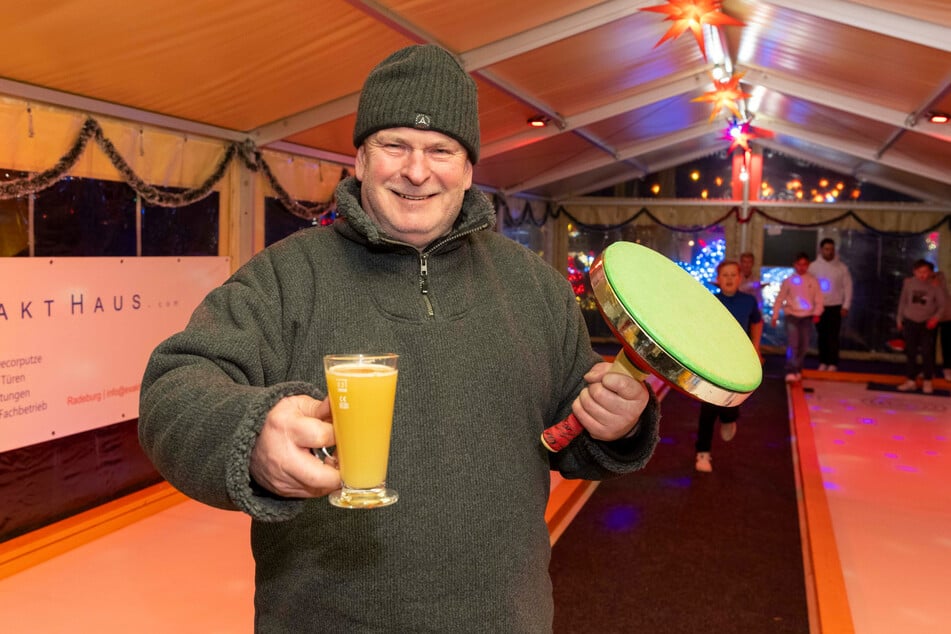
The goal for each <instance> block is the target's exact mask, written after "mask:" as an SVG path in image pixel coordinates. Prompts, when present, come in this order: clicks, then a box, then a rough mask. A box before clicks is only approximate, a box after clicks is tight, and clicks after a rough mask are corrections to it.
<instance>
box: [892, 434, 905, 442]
mask: <svg viewBox="0 0 951 634" xmlns="http://www.w3.org/2000/svg"><path fill="white" fill-rule="evenodd" d="M904 439H905V437H904V436H898V435H895V436H892V440H898V441H902V440H904Z"/></svg>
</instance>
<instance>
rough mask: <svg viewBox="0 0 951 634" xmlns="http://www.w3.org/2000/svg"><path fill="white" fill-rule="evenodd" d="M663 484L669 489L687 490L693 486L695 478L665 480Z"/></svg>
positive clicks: (662, 481)
mask: <svg viewBox="0 0 951 634" xmlns="http://www.w3.org/2000/svg"><path fill="white" fill-rule="evenodd" d="M660 482H661V484H662V485H663V486H665V487H667V488H668V489H686V488H687V487H689V486H690V485H691V484H693V478H690V477H682V478H663V479H662V480H661V481H660Z"/></svg>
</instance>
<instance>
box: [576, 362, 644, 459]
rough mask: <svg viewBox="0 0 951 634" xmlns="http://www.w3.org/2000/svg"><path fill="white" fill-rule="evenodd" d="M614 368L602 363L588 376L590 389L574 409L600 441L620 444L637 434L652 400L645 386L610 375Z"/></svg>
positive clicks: (618, 375)
mask: <svg viewBox="0 0 951 634" xmlns="http://www.w3.org/2000/svg"><path fill="white" fill-rule="evenodd" d="M611 365H612V364H610V363H598V364H596V365H595V366H594V367H593V368H591V369H590V370H589V371H588V373H587V374H585V376H584V380H585V381H587V383H588V386H587V387H586V388H584V389H583V390H581V394H579V395H578V398H576V399H575V402H574V404H573V405H572V406H571V411H572V412H573V413H574V415H575V417H576V418H577V419H578V422H580V423H581V424H582V425H584V428H585V429H587V430H588V433H589V434H591V437H592V438H595V439H597V440H608V441H610V440H617V439H619V438H623V437H624V436H626V435H627V434H629V433H630V432H631V431H633V429H634V427H635V426H636V425H637V421H638V419H639V418H640V417H641V413H643V411H644V408H645V407H647V403H648V401H649V399H650V395H649V392H648V390H647V387H646V386H645V385H644V384H643V383H641V382H640V381H638V380H637V379H635V378H634V377H632V376H629V375H627V374H620V373H618V372H608V370H610V369H611Z"/></svg>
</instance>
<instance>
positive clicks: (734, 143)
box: [723, 119, 773, 153]
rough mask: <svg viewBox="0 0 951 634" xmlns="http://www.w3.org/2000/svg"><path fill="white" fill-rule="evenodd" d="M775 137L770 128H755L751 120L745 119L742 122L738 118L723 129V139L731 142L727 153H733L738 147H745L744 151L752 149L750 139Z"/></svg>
mask: <svg viewBox="0 0 951 634" xmlns="http://www.w3.org/2000/svg"><path fill="white" fill-rule="evenodd" d="M771 138H773V133H772V132H769V131H768V130H761V129H760V128H754V127H753V125H752V124H751V123H750V122H749V121H743V122H742V123H740V122H739V121H737V120H735V119H734V120H732V121H730V125H728V126H727V127H726V129H725V130H723V140H724V141H729V142H730V149H729V150H727V153H732V152H733V150H735V149H736V148H738V147H741V148H743V150H744V151H746V152H749V151H750V141H752V140H753V139H771Z"/></svg>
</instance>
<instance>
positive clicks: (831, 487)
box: [822, 482, 839, 491]
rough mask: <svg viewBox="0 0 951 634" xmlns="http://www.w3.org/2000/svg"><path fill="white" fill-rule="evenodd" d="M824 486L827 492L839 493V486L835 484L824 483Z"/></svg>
mask: <svg viewBox="0 0 951 634" xmlns="http://www.w3.org/2000/svg"><path fill="white" fill-rule="evenodd" d="M822 486H823V487H825V489H826V490H827V491H838V490H839V485H838V484H836V483H835V482H823V483H822Z"/></svg>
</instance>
